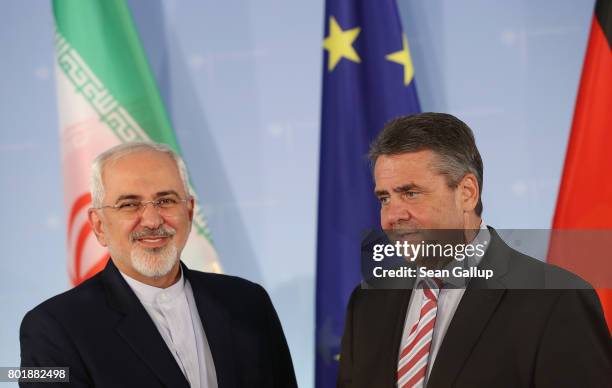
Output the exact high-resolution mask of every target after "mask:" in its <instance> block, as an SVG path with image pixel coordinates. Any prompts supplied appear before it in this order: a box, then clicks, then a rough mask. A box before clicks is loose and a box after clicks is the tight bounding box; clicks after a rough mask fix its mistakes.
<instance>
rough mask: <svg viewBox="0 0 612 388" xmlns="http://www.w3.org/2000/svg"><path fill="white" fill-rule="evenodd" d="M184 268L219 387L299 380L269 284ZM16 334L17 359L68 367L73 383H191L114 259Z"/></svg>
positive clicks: (37, 310) (34, 313)
mask: <svg viewBox="0 0 612 388" xmlns="http://www.w3.org/2000/svg"><path fill="white" fill-rule="evenodd" d="M183 271H184V274H185V276H186V278H187V279H189V282H190V283H191V287H192V289H193V294H194V298H195V301H196V305H197V308H198V313H199V315H200V318H201V320H202V325H203V327H204V331H205V333H206V337H207V339H208V343H209V345H210V350H211V353H212V356H213V360H214V364H215V370H216V372H217V381H218V384H219V388H224V387H283V388H285V387H295V386H297V384H296V381H295V374H294V371H293V364H292V362H291V356H290V354H289V349H288V347H287V343H286V341H285V337H284V334H283V330H282V327H281V324H280V322H279V320H278V317H277V315H276V312H275V310H274V307H273V306H272V303H271V301H270V299H269V297H268V294H267V293H266V291H265V290H264V289H263V288H262V287H261V286H259V285H257V284H254V283H251V282H249V281H246V280H243V279H240V278H237V277H232V276H226V275H217V274H211V273H203V272H197V271H191V270H189V269H188V268H187V267H186V266H185V265H183ZM20 340H21V365H22V366H68V367H70V385H69V386H71V387H82V386H94V385H95V386H96V387H113V388H115V387H172V388H175V387H176V388H178V387H188V386H189V384H188V381H187V380H186V378H185V377H184V375H183V373H182V372H181V369H180V368H179V366H178V365H177V363H176V361H175V360H174V357H173V356H172V354H171V353H170V351H169V350H168V347H167V346H166V343H165V342H164V340H163V338H162V337H161V335H160V334H159V332H158V331H157V328H156V327H155V324H154V323H153V321H152V320H151V318H150V317H149V315H148V314H147V312H146V310H145V309H144V307H143V306H142V304H141V303H140V301H139V300H138V298H137V297H136V295H135V294H134V293H133V291H132V290H131V288H130V287H129V286H128V284H127V283H126V282H125V280H124V279H123V277H122V276H121V274H120V273H119V270H118V269H117V267H115V265H114V264H113V263H112V261H111V260H109V262H108V265H107V266H106V268H105V269H104V271H102V272H100V273H99V274H97V275H95V276H94V277H92V278H91V279H89V280H88V281H86V282H84V283H83V284H81V285H79V286H78V287H75V288H73V289H71V290H69V291H67V292H65V293H63V294H60V295H58V296H55V297H53V298H51V299H49V300H47V301H46V302H44V303H42V304H40V305H39V306H37V307H36V308H34V309H33V310H32V311H30V312H28V313H27V314H26V316H25V317H24V319H23V322H22V323H21V331H20ZM28 385H29V384H26V383H22V384H21V386H23V387H25V386H28ZM44 386H45V387H50V386H52V384H44ZM59 386H67V385H66V384H62V385H59Z"/></svg>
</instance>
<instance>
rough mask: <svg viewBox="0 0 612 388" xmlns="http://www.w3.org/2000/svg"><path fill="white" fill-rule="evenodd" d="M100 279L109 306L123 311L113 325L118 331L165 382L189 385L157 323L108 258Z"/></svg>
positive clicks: (176, 385) (172, 384) (175, 384)
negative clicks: (121, 316)
mask: <svg viewBox="0 0 612 388" xmlns="http://www.w3.org/2000/svg"><path fill="white" fill-rule="evenodd" d="M102 279H103V283H104V287H105V289H106V295H107V299H108V302H109V304H110V306H111V307H112V308H114V309H115V310H117V311H118V312H120V313H122V314H123V319H122V320H121V321H120V322H119V323H118V324H117V326H116V327H115V330H116V331H117V332H118V334H119V335H120V336H121V337H122V338H123V339H124V340H125V341H126V342H127V343H128V345H129V346H130V347H131V348H132V349H133V350H134V352H136V354H138V356H139V357H140V358H141V359H142V360H143V362H144V363H145V364H146V365H147V366H148V367H149V368H150V369H151V372H152V373H153V374H155V375H156V376H157V377H158V378H159V379H160V380H161V381H162V383H163V384H164V385H166V386H170V387H186V388H188V387H189V383H188V382H187V379H186V378H185V376H184V375H183V372H182V371H181V369H180V368H179V366H178V364H177V363H176V360H175V359H174V357H173V356H172V354H171V353H170V350H169V349H168V346H167V345H166V343H165V342H164V339H163V338H162V337H161V335H160V334H159V331H158V330H157V327H156V326H155V324H154V323H153V321H152V320H151V317H149V314H148V313H147V311H146V310H145V309H144V307H143V306H142V304H141V303H140V301H139V300H138V298H137V297H136V295H135V294H134V292H133V291H132V290H131V289H130V286H129V285H128V284H127V283H126V282H125V280H124V279H123V277H122V276H121V274H120V273H119V270H118V269H117V267H115V265H114V264H113V262H112V260H109V261H108V264H107V265H106V268H105V269H104V272H103V273H102Z"/></svg>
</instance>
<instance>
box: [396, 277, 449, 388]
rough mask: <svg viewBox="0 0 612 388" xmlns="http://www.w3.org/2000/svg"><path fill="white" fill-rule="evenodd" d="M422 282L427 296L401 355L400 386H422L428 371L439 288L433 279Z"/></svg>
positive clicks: (399, 363)
mask: <svg viewBox="0 0 612 388" xmlns="http://www.w3.org/2000/svg"><path fill="white" fill-rule="evenodd" d="M421 284H422V287H423V294H424V295H425V298H424V299H423V303H422V304H421V314H420V316H419V321H418V322H417V323H415V324H414V326H412V329H411V330H410V334H409V335H408V338H407V340H406V341H405V346H404V347H403V349H402V351H401V353H400V356H399V362H398V365H397V386H398V388H405V387H410V388H412V387H422V386H423V383H424V382H425V373H427V364H428V360H429V348H430V347H431V340H432V338H433V331H434V326H435V324H436V313H437V312H438V293H439V289H438V286H437V285H436V282H435V281H434V280H433V279H423V280H422V283H421Z"/></svg>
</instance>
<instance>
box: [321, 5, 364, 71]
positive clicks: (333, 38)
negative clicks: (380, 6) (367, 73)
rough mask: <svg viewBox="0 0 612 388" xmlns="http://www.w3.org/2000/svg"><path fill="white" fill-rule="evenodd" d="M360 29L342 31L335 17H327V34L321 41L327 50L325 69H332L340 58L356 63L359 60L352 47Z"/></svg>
mask: <svg viewBox="0 0 612 388" xmlns="http://www.w3.org/2000/svg"><path fill="white" fill-rule="evenodd" d="M360 31H361V28H359V27H355V28H351V29H350V30H345V31H343V30H342V28H340V25H339V24H338V22H337V21H336V18H335V17H333V16H332V17H330V18H329V35H328V36H327V38H325V40H324V41H323V48H325V50H327V51H328V58H327V70H329V71H332V70H334V68H335V67H336V65H337V64H338V62H340V59H342V58H346V59H348V60H351V61H353V62H357V63H360V62H361V59H360V58H359V55H358V54H357V52H356V51H355V48H353V42H354V41H355V39H357V35H359V32H360Z"/></svg>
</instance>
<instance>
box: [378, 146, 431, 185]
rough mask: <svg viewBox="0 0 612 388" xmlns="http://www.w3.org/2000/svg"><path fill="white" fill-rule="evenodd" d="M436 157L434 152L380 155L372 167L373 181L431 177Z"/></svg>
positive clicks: (423, 151)
mask: <svg viewBox="0 0 612 388" xmlns="http://www.w3.org/2000/svg"><path fill="white" fill-rule="evenodd" d="M437 161H438V157H437V155H436V153H435V152H434V151H431V150H422V151H416V152H405V153H402V154H395V155H381V156H379V157H378V158H377V159H376V164H375V165H374V179H375V180H379V179H384V178H390V177H401V176H414V175H419V176H421V175H431V174H434V173H435V171H434V165H435V164H436V162H437Z"/></svg>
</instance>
